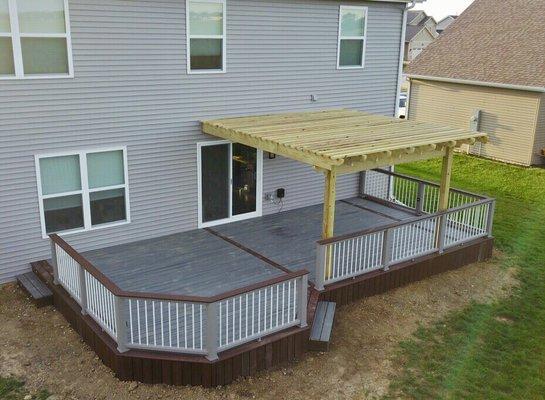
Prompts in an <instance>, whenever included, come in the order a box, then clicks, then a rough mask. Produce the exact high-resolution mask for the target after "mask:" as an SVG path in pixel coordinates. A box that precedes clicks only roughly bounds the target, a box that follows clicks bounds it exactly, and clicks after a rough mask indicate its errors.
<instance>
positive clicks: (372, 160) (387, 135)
mask: <svg viewBox="0 0 545 400" xmlns="http://www.w3.org/2000/svg"><path fill="white" fill-rule="evenodd" d="M202 131H203V132H204V133H208V134H210V135H213V136H217V137H220V138H223V139H227V140H230V141H232V142H236V143H241V144H244V145H246V146H250V147H254V148H257V149H261V150H264V151H267V152H270V153H274V154H278V155H280V156H284V157H288V158H291V159H294V160H297V161H300V162H303V163H306V164H309V165H311V166H313V167H314V168H315V169H316V170H317V171H320V172H323V173H324V174H325V189H324V216H323V230H322V237H323V238H324V239H327V238H330V237H332V236H333V228H334V218H335V190H336V189H335V188H336V180H337V176H338V175H340V174H348V173H354V172H361V171H366V170H370V169H374V168H379V167H386V166H390V165H396V164H402V163H408V162H412V161H417V160H424V159H429V158H436V157H443V168H442V176H441V189H440V197H439V209H440V210H444V209H446V208H447V206H448V193H449V190H450V176H451V169H452V158H453V152H454V148H456V147H460V146H461V145H463V144H474V143H475V142H476V141H479V142H483V143H485V142H486V141H487V135H486V134H485V133H481V132H474V131H471V130H469V129H460V128H451V127H447V126H443V125H437V124H432V123H424V122H413V121H407V120H401V119H396V118H389V117H384V116H379V115H373V114H368V113H365V112H361V111H355V110H344V109H341V110H325V111H311V112H300V113H287V114H271V115H258V116H247V117H235V118H225V119H217V120H207V121H203V122H202Z"/></svg>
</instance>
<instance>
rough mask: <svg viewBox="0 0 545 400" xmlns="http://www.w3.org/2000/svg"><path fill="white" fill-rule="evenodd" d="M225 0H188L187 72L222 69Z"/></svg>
mask: <svg viewBox="0 0 545 400" xmlns="http://www.w3.org/2000/svg"><path fill="white" fill-rule="evenodd" d="M225 26H226V25H225V0H187V1H186V27H187V49H188V51H187V53H188V54H187V71H188V73H210V72H225V49H226V44H225Z"/></svg>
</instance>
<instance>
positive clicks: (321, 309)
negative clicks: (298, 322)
mask: <svg viewBox="0 0 545 400" xmlns="http://www.w3.org/2000/svg"><path fill="white" fill-rule="evenodd" d="M335 309H336V304H335V303H333V302H330V301H320V302H318V305H317V306H316V314H315V315H314V322H313V323H312V328H311V330H310V338H309V341H310V345H311V346H310V347H311V349H315V350H319V351H323V350H329V342H330V341H331V332H332V330H333V323H334V320H335Z"/></svg>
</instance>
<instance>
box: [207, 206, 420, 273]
mask: <svg viewBox="0 0 545 400" xmlns="http://www.w3.org/2000/svg"><path fill="white" fill-rule="evenodd" d="M335 207H336V208H335V235H336V236H338V235H344V234H347V233H352V232H357V231H360V230H364V229H369V228H373V227H375V226H380V225H387V224H390V223H392V222H396V221H400V220H403V219H407V218H411V217H414V214H410V213H408V212H404V211H400V210H397V209H393V208H388V207H385V206H383V205H380V204H378V203H372V202H371V201H369V200H364V199H360V198H352V199H349V200H344V201H338V202H337V204H336V206H335ZM371 210H373V211H371ZM322 214H323V206H322V204H318V205H315V206H310V207H304V208H300V209H297V210H291V211H287V212H283V213H277V214H271V215H266V216H264V217H261V218H254V219H248V220H244V221H239V222H235V223H231V224H226V225H221V226H216V227H214V228H213V229H214V230H216V231H218V232H219V233H221V234H222V235H225V236H227V237H229V238H230V239H233V240H235V241H236V242H238V243H242V244H243V245H245V246H247V247H250V248H251V249H252V250H254V251H256V252H258V253H260V254H262V255H264V256H265V257H267V258H269V259H271V260H272V261H275V262H277V263H279V264H281V265H284V266H285V267H287V268H288V269H290V270H293V271H298V270H301V269H306V270H308V271H309V272H310V279H311V280H312V279H313V277H314V276H313V274H314V269H315V264H316V241H318V240H320V238H321V234H322Z"/></svg>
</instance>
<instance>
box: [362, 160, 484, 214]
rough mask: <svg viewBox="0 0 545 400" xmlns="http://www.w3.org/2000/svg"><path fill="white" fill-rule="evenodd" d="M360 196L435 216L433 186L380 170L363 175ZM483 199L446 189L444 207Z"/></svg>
mask: <svg viewBox="0 0 545 400" xmlns="http://www.w3.org/2000/svg"><path fill="white" fill-rule="evenodd" d="M361 194H362V195H363V196H364V197H367V198H370V199H372V200H374V201H378V202H382V203H384V202H386V203H388V205H397V206H401V207H403V208H405V209H409V210H411V211H413V212H415V213H416V214H418V215H421V214H431V213H435V212H437V211H438V207H439V185H438V184H437V183H434V182H429V181H425V180H422V179H417V178H414V177H411V176H406V175H401V174H398V173H395V172H390V171H386V170H382V169H377V170H373V171H366V172H365V173H364V184H363V190H362V193H361ZM484 199H486V197H484V196H479V195H477V194H473V193H469V192H466V191H462V190H458V189H450V192H449V199H448V200H449V201H448V207H449V208H454V207H459V206H463V205H465V204H471V203H474V202H476V201H479V200H484Z"/></svg>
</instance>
